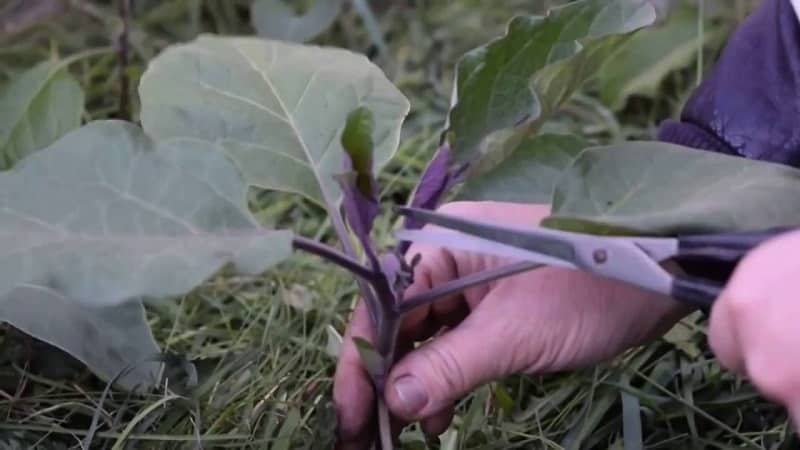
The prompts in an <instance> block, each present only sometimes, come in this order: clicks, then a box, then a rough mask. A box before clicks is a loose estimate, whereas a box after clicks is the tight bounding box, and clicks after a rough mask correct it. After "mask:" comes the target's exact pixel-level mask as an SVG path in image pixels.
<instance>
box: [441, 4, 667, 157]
mask: <svg viewBox="0 0 800 450" xmlns="http://www.w3.org/2000/svg"><path fill="white" fill-rule="evenodd" d="M655 19H656V12H655V10H654V8H653V6H652V5H651V4H650V3H649V2H641V1H638V0H585V1H580V2H575V3H570V4H568V5H566V6H563V7H559V8H556V9H553V10H551V11H550V13H549V14H548V15H547V16H546V17H538V16H521V17H516V18H514V19H513V20H512V21H511V23H510V25H509V26H508V32H507V34H506V35H505V36H503V37H501V38H499V39H497V40H495V41H493V42H491V43H490V44H488V45H486V46H484V47H480V48H478V49H475V50H473V51H471V52H469V53H468V54H466V55H465V56H464V58H463V59H462V60H461V61H460V62H459V66H458V75H457V81H456V92H455V96H454V99H453V103H454V107H453V108H452V109H451V111H450V117H449V126H448V130H447V132H448V137H449V140H450V144H451V147H452V148H453V152H454V154H455V155H456V157H457V159H459V160H460V161H462V162H466V161H469V162H473V164H475V168H474V169H473V170H474V171H477V172H482V171H485V170H488V169H490V168H491V167H492V166H493V165H496V164H497V163H498V162H499V161H501V160H502V159H504V157H505V156H507V153H506V152H505V151H507V150H508V148H509V146H508V145H504V141H505V140H506V139H508V134H509V133H510V135H511V137H512V138H515V139H519V137H518V136H517V135H516V133H514V132H513V131H510V130H521V131H522V132H523V133H524V134H528V133H531V132H533V131H534V130H535V129H536V127H538V126H539V125H540V124H541V122H542V121H544V120H546V119H547V117H548V116H549V114H551V113H552V112H553V111H554V110H555V108H557V107H558V106H559V105H560V104H562V103H563V102H564V101H566V100H567V99H568V98H569V97H570V96H571V94H572V93H573V92H574V91H575V90H576V89H577V88H578V87H579V86H580V84H581V83H582V82H583V81H584V80H585V79H586V78H587V77H590V76H592V75H594V74H595V71H596V70H597V68H598V67H599V65H600V64H602V63H603V62H604V61H605V59H604V58H605V57H606V56H607V55H608V54H610V52H612V51H613V50H614V49H615V48H616V47H617V46H618V45H619V44H620V43H621V42H623V40H624V39H625V38H626V36H627V35H629V33H631V32H633V31H635V30H638V29H640V28H642V27H645V26H648V25H651V24H652V23H654V21H655ZM497 152H499V154H495V153H497Z"/></svg>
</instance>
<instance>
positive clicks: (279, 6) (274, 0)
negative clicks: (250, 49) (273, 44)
mask: <svg viewBox="0 0 800 450" xmlns="http://www.w3.org/2000/svg"><path fill="white" fill-rule="evenodd" d="M342 3H343V0H316V1H314V6H312V7H311V8H310V9H309V10H308V11H307V12H306V13H305V14H303V15H300V16H298V15H297V14H295V12H294V11H293V10H292V8H291V7H289V6H288V5H287V4H286V3H285V2H284V1H282V0H256V1H255V2H253V4H252V6H251V7H250V14H251V19H252V22H253V27H254V28H255V29H256V31H257V32H258V34H259V35H260V36H262V37H265V38H269V39H277V40H282V41H292V42H299V43H302V42H307V41H310V40H311V39H313V38H314V37H316V36H317V35H319V34H320V33H322V32H324V31H325V30H327V29H328V28H330V27H331V26H332V25H333V23H334V22H335V21H336V17H337V16H338V15H339V11H341V9H342Z"/></svg>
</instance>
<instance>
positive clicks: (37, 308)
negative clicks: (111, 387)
mask: <svg viewBox="0 0 800 450" xmlns="http://www.w3.org/2000/svg"><path fill="white" fill-rule="evenodd" d="M45 311H46V314H43V312H45ZM0 320H2V321H4V322H8V323H10V324H12V325H14V326H15V327H16V328H19V329H20V330H22V331H24V332H25V333H27V334H29V335H31V336H33V337H35V338H37V339H39V340H42V341H45V342H47V343H49V344H51V345H53V346H55V347H58V348H60V349H61V350H64V351H65V352H67V353H69V354H70V355H72V356H73V357H75V358H76V359H78V360H79V361H81V362H83V363H84V364H86V366H87V367H88V368H89V369H90V370H91V371H92V372H93V373H94V374H95V375H97V376H99V377H100V378H102V379H104V380H106V381H108V380H110V379H112V378H113V377H114V376H116V375H117V374H118V373H119V372H121V371H122V370H124V369H126V368H128V366H131V365H134V366H133V367H132V368H131V370H130V372H128V373H127V374H126V375H124V376H122V377H120V378H119V379H118V381H117V384H118V385H119V386H120V387H122V388H124V389H127V390H134V389H136V388H139V389H146V388H149V387H152V386H153V385H154V384H156V382H157V380H158V375H159V366H160V364H159V363H156V362H145V363H141V364H138V365H136V364H137V363H140V362H141V361H142V360H144V359H145V358H148V357H151V356H153V355H155V354H158V353H159V352H160V349H159V347H158V344H156V342H155V340H154V339H153V335H152V334H151V332H150V328H149V326H148V324H147V320H146V317H145V313H144V308H143V306H142V303H141V302H129V303H124V304H121V305H117V306H111V307H104V308H94V307H89V306H85V305H82V304H81V303H80V302H77V301H75V300H73V299H69V298H66V297H64V296H62V295H60V294H58V293H57V292H55V291H53V290H50V289H46V288H43V287H40V286H31V285H28V286H20V287H17V288H15V289H13V290H12V291H11V292H9V293H8V294H7V295H5V296H4V297H3V298H2V300H0Z"/></svg>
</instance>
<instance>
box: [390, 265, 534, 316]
mask: <svg viewBox="0 0 800 450" xmlns="http://www.w3.org/2000/svg"><path fill="white" fill-rule="evenodd" d="M542 266H543V264H538V263H534V262H529V261H523V262H518V263H514V264H509V265H507V266H504V267H500V268H497V269H490V270H485V271H483V272H478V273H474V274H472V275H469V276H466V277H463V278H459V279H457V280H453V281H450V282H447V283H444V284H440V285H439V286H436V287H434V288H432V289H430V290H428V291H426V292H423V293H422V294H419V295H416V296H414V297H411V298H409V299H407V300H405V301H403V302H400V304H398V305H397V308H396V310H397V313H398V314H400V315H402V314H405V313H407V312H409V311H411V310H412V309H414V308H416V307H418V306H422V305H427V304H428V303H431V302H433V301H435V300H438V299H440V298H442V297H444V296H447V295H451V294H455V293H458V292H462V291H464V290H466V289H468V288H471V287H473V286H477V285H479V284H483V283H488V282H490V281H494V280H498V279H500V278H506V277H510V276H513V275H517V274H519V273H522V272H527V271H530V270H534V269H538V268H539V267H542Z"/></svg>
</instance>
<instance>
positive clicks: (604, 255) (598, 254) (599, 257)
mask: <svg viewBox="0 0 800 450" xmlns="http://www.w3.org/2000/svg"><path fill="white" fill-rule="evenodd" d="M592 256H594V262H596V263H597V264H603V263H604V262H606V261H608V252H606V251H605V250H603V249H600V250H595V251H594V254H593V255H592Z"/></svg>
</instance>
